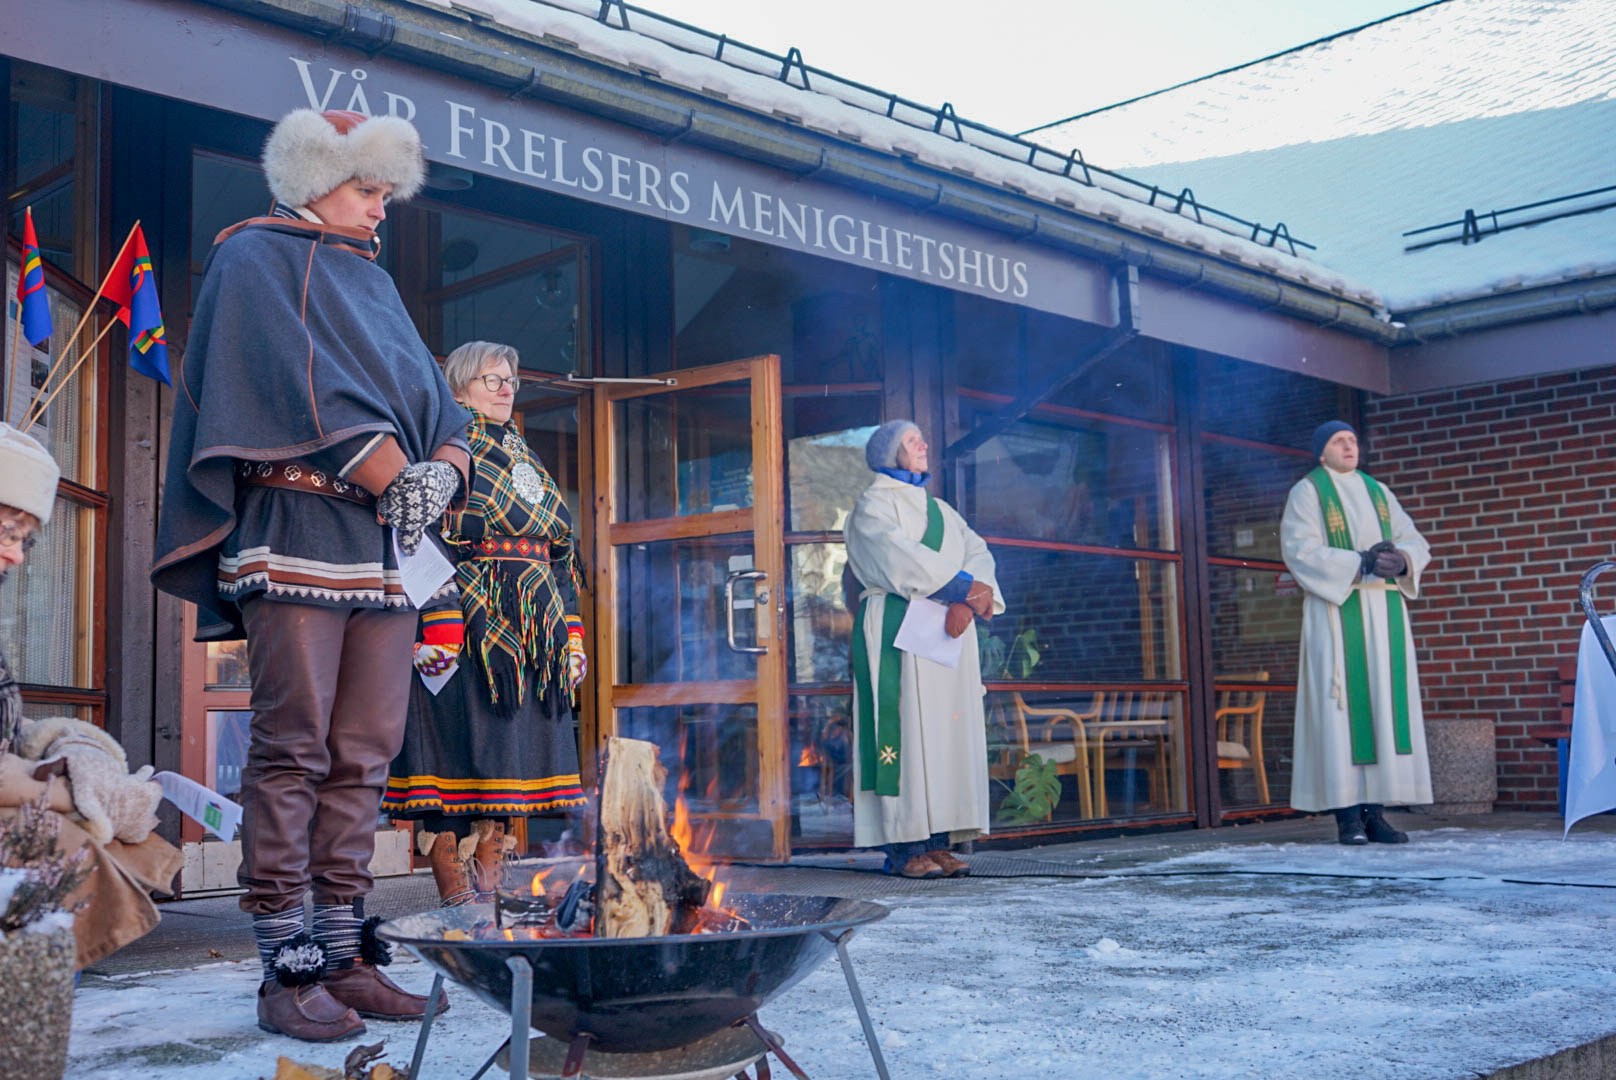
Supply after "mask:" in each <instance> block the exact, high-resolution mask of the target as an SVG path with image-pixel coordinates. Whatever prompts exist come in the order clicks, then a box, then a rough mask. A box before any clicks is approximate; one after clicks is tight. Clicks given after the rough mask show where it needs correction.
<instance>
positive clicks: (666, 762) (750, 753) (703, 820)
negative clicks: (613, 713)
mask: <svg viewBox="0 0 1616 1080" xmlns="http://www.w3.org/2000/svg"><path fill="white" fill-rule="evenodd" d="M757 726H758V725H757V706H756V705H667V706H659V707H655V708H637V709H619V710H617V727H618V733H619V734H621V735H624V736H626V737H628V738H631V739H644V740H646V741H648V742H653V743H655V744H656V745H657V747H658V753H659V755H660V758H661V762H662V766H663V768H665V769H666V770H667V774H668V778H667V783H666V786H665V787H664V789H663V797H664V798H665V799H666V800H667V802H668V806H669V807H670V808H674V811H675V814H674V824H675V832H678V831H679V825H680V820H681V818H684V819H687V820H688V821H689V824H690V830H691V836H690V840H689V843H688V844H685V845H684V846H685V848H686V850H690V851H694V852H696V853H698V854H701V853H707V852H712V853H714V854H723V855H730V856H734V857H738V858H767V857H769V855H770V854H771V853H772V851H773V848H774V829H773V826H772V825H771V824H770V823H769V821H767V820H766V819H765V818H763V817H762V816H761V812H760V809H759V807H760V805H761V799H760V798H759V793H758V784H759V776H758V747H757ZM680 804H683V807H682V809H681V808H680Z"/></svg>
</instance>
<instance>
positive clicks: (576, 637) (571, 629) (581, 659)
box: [567, 615, 589, 691]
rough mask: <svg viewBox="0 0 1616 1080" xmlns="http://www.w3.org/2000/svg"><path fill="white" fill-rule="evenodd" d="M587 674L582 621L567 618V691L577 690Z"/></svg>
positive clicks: (587, 660)
mask: <svg viewBox="0 0 1616 1080" xmlns="http://www.w3.org/2000/svg"><path fill="white" fill-rule="evenodd" d="M588 674H589V654H588V653H586V652H584V621H583V620H582V619H580V618H579V617H578V616H576V615H568V616H567V689H568V690H569V691H572V690H576V689H578V684H579V683H581V682H583V681H584V676H586V675H588Z"/></svg>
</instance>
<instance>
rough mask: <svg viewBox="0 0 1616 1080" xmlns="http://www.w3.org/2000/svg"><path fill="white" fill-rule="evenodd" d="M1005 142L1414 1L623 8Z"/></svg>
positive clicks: (855, 1)
mask: <svg viewBox="0 0 1616 1080" xmlns="http://www.w3.org/2000/svg"><path fill="white" fill-rule="evenodd" d="M634 2H636V3H637V4H638V5H639V6H641V7H645V8H649V9H650V10H652V11H656V12H659V13H661V14H666V15H669V16H672V17H673V18H676V19H679V20H681V21H684V22H688V23H692V24H694V25H696V26H699V27H702V28H703V29H706V30H711V31H713V32H715V33H722V34H728V35H729V36H730V37H732V38H735V39H737V40H740V41H744V42H746V43H747V44H749V45H756V46H758V47H760V48H764V49H768V50H770V51H771V52H777V53H784V52H786V50H787V49H788V48H790V47H791V46H796V47H797V48H799V49H801V50H802V54H803V58H804V59H805V60H806V61H807V62H808V63H809V64H810V65H812V66H814V67H819V68H824V69H826V70H828V71H833V72H835V73H836V74H837V75H841V76H844V77H846V78H850V79H855V80H857V81H859V82H863V83H866V84H868V85H871V86H874V87H876V88H878V89H881V90H885V91H888V92H892V93H897V94H901V95H902V96H904V97H907V98H910V99H912V100H915V101H919V102H923V103H926V104H933V105H940V104H942V103H943V102H944V101H947V102H951V103H952V104H953V106H954V108H955V110H956V111H957V112H958V113H959V114H960V115H962V116H965V117H967V118H969V119H972V120H976V121H978V122H981V123H985V124H991V125H993V126H995V127H999V128H1003V129H1005V130H1008V131H1023V130H1025V129H1027V128H1031V127H1036V126H1038V125H1041V124H1046V123H1050V122H1052V121H1055V120H1061V119H1064V118H1066V117H1068V116H1071V115H1073V114H1075V113H1079V112H1083V111H1085V110H1088V109H1093V108H1098V107H1100V106H1103V105H1110V104H1114V103H1116V102H1118V101H1122V100H1125V99H1127V98H1130V97H1133V96H1135V95H1137V94H1142V93H1147V92H1149V91H1152V90H1159V89H1162V88H1163V87H1167V86H1171V85H1173V84H1174V83H1178V82H1182V81H1184V80H1185V79H1192V78H1196V77H1198V76H1201V75H1207V74H1210V73H1212V72H1214V71H1217V70H1219V69H1221V68H1225V67H1229V66H1231V65H1234V64H1239V63H1244V62H1246V61H1248V60H1255V59H1258V58H1260V57H1263V56H1267V55H1269V54H1271V53H1275V52H1279V51H1280V50H1283V49H1286V48H1289V47H1291V46H1293V45H1299V44H1301V43H1303V42H1306V41H1312V40H1314V39H1316V38H1320V37H1323V36H1325V35H1327V34H1331V33H1335V32H1336V31H1339V30H1345V29H1348V28H1350V27H1354V26H1360V25H1362V24H1363V23H1366V22H1371V21H1373V20H1375V19H1381V18H1384V17H1386V16H1387V15H1393V14H1396V13H1397V12H1400V11H1406V10H1408V9H1410V8H1413V7H1416V6H1418V4H1419V3H1420V0H1216V2H1213V0H1121V2H1119V0H634Z"/></svg>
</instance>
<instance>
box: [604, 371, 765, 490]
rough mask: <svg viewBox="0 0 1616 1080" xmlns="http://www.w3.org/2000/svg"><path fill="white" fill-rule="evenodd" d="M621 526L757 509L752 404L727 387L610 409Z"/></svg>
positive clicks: (740, 386) (744, 389)
mask: <svg viewBox="0 0 1616 1080" xmlns="http://www.w3.org/2000/svg"><path fill="white" fill-rule="evenodd" d="M611 408H612V409H613V410H614V411H615V416H614V417H613V424H614V427H615V433H616V438H617V451H618V453H617V468H618V472H617V500H616V513H617V516H616V520H618V521H644V520H647V519H655V518H666V517H683V516H685V515H687V514H705V513H710V512H714V511H720V510H738V509H744V508H745V507H748V506H751V505H752V403H751V397H750V393H749V389H748V386H747V384H745V383H726V384H723V385H721V386H702V387H697V388H694V389H691V390H684V391H672V392H670V393H666V394H657V395H655V396H651V397H641V398H629V399H628V400H626V401H619V402H616V403H615V404H613V405H612V406H611Z"/></svg>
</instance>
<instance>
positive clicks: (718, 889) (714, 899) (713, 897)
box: [707, 881, 724, 911]
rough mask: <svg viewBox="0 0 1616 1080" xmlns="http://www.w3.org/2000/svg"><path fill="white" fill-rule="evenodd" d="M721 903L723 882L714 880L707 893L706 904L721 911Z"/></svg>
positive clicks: (722, 899)
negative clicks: (711, 887) (709, 891)
mask: <svg viewBox="0 0 1616 1080" xmlns="http://www.w3.org/2000/svg"><path fill="white" fill-rule="evenodd" d="M723 903H724V883H723V882H722V881H715V882H713V891H712V892H711V893H709V894H708V895H707V906H708V907H711V908H718V910H720V911H722V910H724V908H723Z"/></svg>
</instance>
